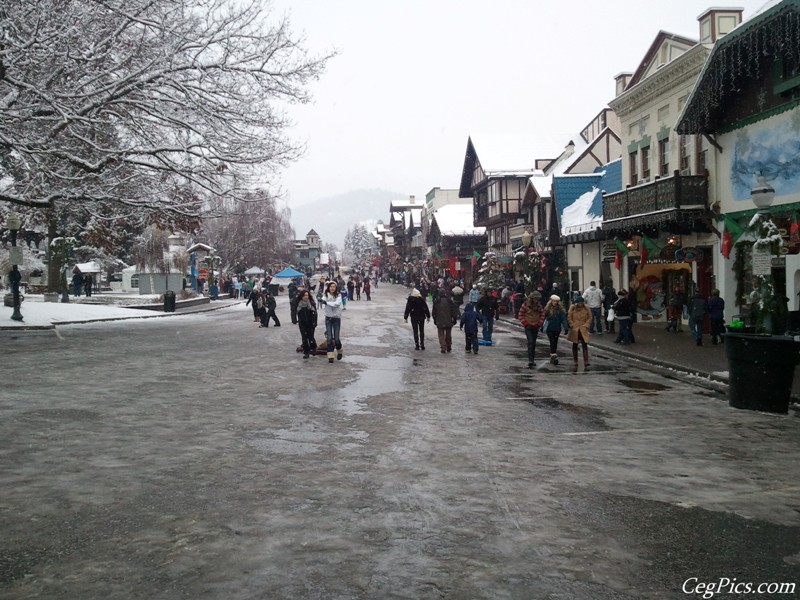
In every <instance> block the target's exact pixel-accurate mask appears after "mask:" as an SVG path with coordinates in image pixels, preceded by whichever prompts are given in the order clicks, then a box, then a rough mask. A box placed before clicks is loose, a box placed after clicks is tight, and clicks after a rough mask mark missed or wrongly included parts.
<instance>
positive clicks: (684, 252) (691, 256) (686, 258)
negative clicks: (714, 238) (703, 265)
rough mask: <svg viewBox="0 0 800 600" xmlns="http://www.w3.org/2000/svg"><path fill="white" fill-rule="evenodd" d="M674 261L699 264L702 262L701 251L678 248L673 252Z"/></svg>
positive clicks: (690, 247)
mask: <svg viewBox="0 0 800 600" xmlns="http://www.w3.org/2000/svg"><path fill="white" fill-rule="evenodd" d="M675 260H677V261H680V262H687V263H692V262H700V261H702V260H703V250H702V249H700V248H695V247H693V246H689V247H687V248H678V250H676V251H675Z"/></svg>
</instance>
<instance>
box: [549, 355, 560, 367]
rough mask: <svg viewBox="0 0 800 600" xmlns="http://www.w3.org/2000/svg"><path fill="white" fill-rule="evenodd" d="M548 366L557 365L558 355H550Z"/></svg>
mask: <svg viewBox="0 0 800 600" xmlns="http://www.w3.org/2000/svg"><path fill="white" fill-rule="evenodd" d="M550 364H551V365H557V364H558V354H551V355H550Z"/></svg>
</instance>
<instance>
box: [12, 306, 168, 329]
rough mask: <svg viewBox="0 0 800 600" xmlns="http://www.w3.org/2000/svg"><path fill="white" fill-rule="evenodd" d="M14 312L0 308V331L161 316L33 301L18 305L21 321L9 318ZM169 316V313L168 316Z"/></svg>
mask: <svg viewBox="0 0 800 600" xmlns="http://www.w3.org/2000/svg"><path fill="white" fill-rule="evenodd" d="M13 312H14V309H13V308H11V307H10V306H0V329H7V328H25V327H37V328H39V327H54V326H55V325H59V324H66V323H87V322H91V321H107V320H118V319H141V318H146V317H157V316H159V315H163V314H164V313H159V312H156V311H149V310H137V309H134V308H124V307H121V306H104V305H101V304H80V303H77V302H70V303H66V304H62V303H61V302H36V301H29V300H28V299H26V300H25V301H24V302H23V303H22V305H21V306H20V313H21V314H22V318H23V320H22V322H20V321H14V320H12V319H11V315H12V314H13ZM170 314H171V313H170Z"/></svg>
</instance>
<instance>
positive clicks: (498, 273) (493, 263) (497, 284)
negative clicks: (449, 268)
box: [475, 250, 506, 290]
mask: <svg viewBox="0 0 800 600" xmlns="http://www.w3.org/2000/svg"><path fill="white" fill-rule="evenodd" d="M475 285H476V286H478V289H479V290H484V289H488V290H500V289H503V288H504V287H505V285H506V277H505V273H504V272H503V269H502V267H501V266H500V262H499V261H498V260H497V254H495V253H494V252H492V251H491V250H490V251H488V252H487V253H486V254H484V255H483V264H481V268H480V269H479V270H478V278H477V279H476V280H475Z"/></svg>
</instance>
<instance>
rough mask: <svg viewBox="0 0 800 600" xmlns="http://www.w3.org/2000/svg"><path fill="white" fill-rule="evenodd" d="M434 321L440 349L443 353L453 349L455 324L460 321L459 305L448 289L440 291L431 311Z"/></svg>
mask: <svg viewBox="0 0 800 600" xmlns="http://www.w3.org/2000/svg"><path fill="white" fill-rule="evenodd" d="M431 316H432V317H433V323H434V325H436V330H437V333H438V335H439V349H440V350H441V351H442V354H444V353H445V352H450V351H452V349H453V326H454V325H455V324H456V323H458V316H459V315H458V307H457V306H456V305H455V303H454V302H453V300H452V299H451V298H450V294H449V293H448V292H447V291H444V290H442V291H441V292H440V293H439V296H438V298H437V299H436V302H434V303H433V310H432V311H431Z"/></svg>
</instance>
